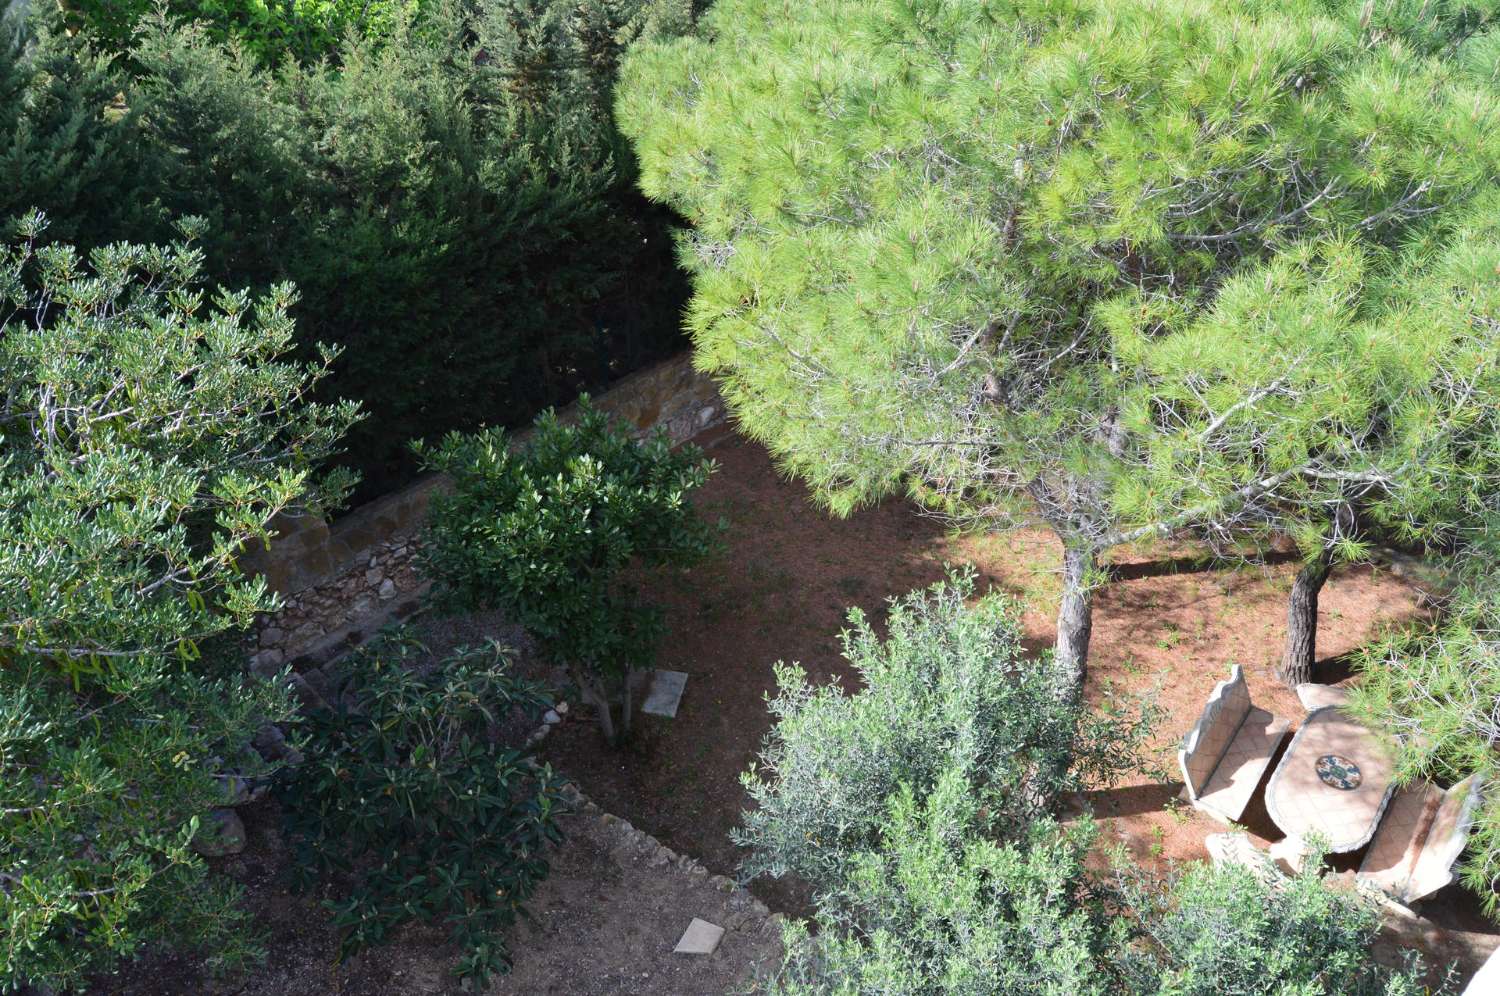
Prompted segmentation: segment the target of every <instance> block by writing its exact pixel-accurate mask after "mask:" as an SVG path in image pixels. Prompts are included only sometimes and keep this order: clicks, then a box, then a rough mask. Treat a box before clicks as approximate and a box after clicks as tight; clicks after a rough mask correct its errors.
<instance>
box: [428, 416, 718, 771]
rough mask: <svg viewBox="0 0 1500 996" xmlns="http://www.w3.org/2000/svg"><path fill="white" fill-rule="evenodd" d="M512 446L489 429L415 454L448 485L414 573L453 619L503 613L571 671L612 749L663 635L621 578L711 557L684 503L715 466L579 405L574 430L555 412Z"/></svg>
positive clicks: (706, 537)
mask: <svg viewBox="0 0 1500 996" xmlns="http://www.w3.org/2000/svg"><path fill="white" fill-rule="evenodd" d="M511 442H512V441H511V439H510V438H509V437H508V436H507V435H506V433H504V432H503V431H501V430H498V429H489V430H483V431H481V432H478V433H474V434H470V435H463V434H459V433H453V434H450V435H449V436H447V437H446V438H444V439H443V441H442V443H441V444H440V445H439V446H437V447H435V448H433V449H431V450H428V449H427V448H426V447H424V446H422V445H421V444H417V446H416V449H417V452H418V453H419V455H421V456H423V457H424V458H425V462H426V465H427V466H428V467H429V468H430V469H432V470H438V471H442V472H444V473H446V474H448V475H449V477H451V479H452V482H453V489H452V492H451V493H447V494H438V495H436V496H434V498H433V500H432V508H431V512H430V514H429V516H428V521H427V527H426V530H425V532H424V540H423V545H422V551H421V555H420V556H421V564H422V570H423V571H424V572H425V573H426V574H427V575H428V576H429V577H431V578H432V579H433V581H434V583H435V590H434V597H435V599H436V600H437V601H438V603H439V604H441V605H443V606H445V607H447V608H449V609H469V608H481V607H491V606H496V607H500V608H503V609H504V610H506V611H507V612H509V613H511V614H512V616H513V618H514V621H515V622H517V623H519V624H520V625H522V626H524V627H526V629H527V630H529V631H530V632H531V633H532V634H533V635H535V636H536V637H537V638H538V640H539V641H540V643H541V645H542V648H543V652H544V653H545V654H546V655H547V656H548V657H549V658H550V659H551V660H553V661H554V662H555V663H557V664H559V665H561V666H563V667H566V668H567V669H568V671H569V674H570V676H571V677H572V680H573V683H574V684H575V685H577V686H578V689H579V691H580V692H581V694H582V695H583V696H584V698H585V699H586V700H587V701H588V702H589V703H590V704H591V705H593V706H594V708H595V709H596V710H597V712H598V716H599V725H600V728H601V729H602V730H603V732H604V735H605V736H606V737H607V738H608V739H609V740H610V741H611V742H615V741H616V740H617V739H619V737H622V736H625V735H628V734H629V732H630V725H631V717H632V715H633V713H634V703H633V701H632V689H631V676H632V675H633V674H634V673H635V672H637V671H639V670H641V669H642V668H646V667H649V666H650V664H651V661H652V659H653V657H654V655H655V651H656V640H657V637H658V634H659V631H660V627H661V619H660V611H659V610H657V609H655V608H654V607H653V606H651V605H649V604H647V603H645V602H642V601H641V600H640V599H639V598H637V597H636V594H635V589H634V586H633V584H632V577H631V575H630V573H629V570H628V569H629V568H630V567H631V565H632V564H636V565H650V566H665V565H668V564H686V563H690V562H691V561H693V560H695V559H697V558H699V557H701V556H703V555H704V554H705V553H706V552H707V551H708V549H709V542H710V539H711V529H710V526H709V524H708V523H707V522H705V521H704V520H702V519H701V518H700V517H699V516H698V514H697V512H696V510H695V509H694V508H693V506H692V504H691V503H690V502H689V501H688V495H689V494H690V493H691V492H692V491H693V490H695V489H697V488H698V487H700V486H702V485H703V483H704V482H705V481H707V480H708V475H709V473H710V472H711V471H712V470H713V464H712V462H710V461H708V460H705V459H703V456H702V454H701V453H700V452H699V451H698V450H697V449H696V448H695V447H693V446H683V447H681V448H678V449H673V448H672V445H671V443H670V441H669V440H668V439H667V437H666V434H665V433H664V432H662V431H660V430H658V431H656V432H655V433H653V434H652V435H651V436H650V437H649V438H647V439H646V440H644V441H637V440H636V439H635V438H633V437H632V436H631V434H630V433H629V432H628V431H627V430H626V429H625V428H624V427H623V426H621V425H618V424H615V423H613V422H612V421H611V420H610V419H609V417H608V416H607V415H606V414H605V413H603V412H601V411H599V410H598V409H596V408H594V407H593V406H592V405H590V404H589V401H588V398H587V397H585V398H583V399H582V401H581V402H580V405H579V411H578V417H577V419H576V421H573V422H568V423H565V422H563V421H562V420H561V419H559V418H558V417H557V416H556V414H555V413H553V412H550V411H549V412H546V413H544V414H543V415H541V416H540V417H539V418H538V419H537V421H536V424H535V426H534V427H533V429H532V433H531V435H530V438H528V439H527V440H526V441H525V443H524V444H522V445H520V446H518V447H516V448H514V449H513V448H512V446H511ZM616 706H618V709H619V718H620V721H619V724H618V727H617V726H616V723H615V720H614V716H613V712H614V710H615V708H616Z"/></svg>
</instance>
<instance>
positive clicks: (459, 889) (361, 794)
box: [276, 636, 564, 985]
mask: <svg viewBox="0 0 1500 996" xmlns="http://www.w3.org/2000/svg"><path fill="white" fill-rule="evenodd" d="M340 667H342V668H345V669H346V671H345V681H344V685H343V686H342V687H341V689H340V690H339V694H337V695H335V696H334V698H333V702H332V704H331V705H330V706H328V707H326V708H322V707H320V708H316V709H313V710H311V711H310V712H308V713H306V714H305V715H304V716H303V717H302V718H301V719H300V720H299V721H298V722H297V723H296V724H294V726H295V729H296V731H297V734H298V737H297V738H298V739H299V740H301V739H305V751H306V757H305V759H304V760H303V762H302V763H301V764H299V765H296V766H295V767H291V768H287V769H284V771H283V773H282V775H281V777H280V778H279V779H278V781H277V784H276V794H277V797H278V798H279V799H280V801H281V805H282V809H283V812H284V813H285V814H286V827H287V832H288V837H289V840H290V842H291V845H292V849H293V855H294V858H295V860H296V871H297V876H298V882H299V884H301V885H303V886H307V885H311V884H312V883H314V882H317V881H321V880H324V879H330V878H331V879H333V880H334V881H335V882H337V883H339V884H340V885H341V886H342V888H340V890H339V891H340V892H341V893H342V894H343V898H342V899H339V900H329V901H328V902H327V905H328V906H329V907H330V908H331V909H332V910H333V912H334V923H335V924H336V925H337V926H339V927H340V928H341V929H342V930H343V931H344V933H343V935H342V937H341V939H340V951H341V953H345V954H347V953H349V952H352V951H357V950H359V949H361V948H364V947H366V946H368V945H372V944H379V943H380V942H381V941H383V940H384V939H385V938H386V937H387V936H388V935H389V933H390V932H391V931H392V930H393V929H394V928H396V927H398V926H399V925H401V924H403V923H407V922H410V921H413V920H444V921H446V922H447V923H448V924H449V925H450V931H451V935H452V937H453V940H454V941H455V942H456V943H458V944H459V945H461V946H462V947H463V949H464V956H463V958H462V960H461V961H460V962H459V964H458V965H457V967H456V969H455V971H456V972H457V973H458V974H459V975H462V976H465V977H472V978H473V979H474V981H476V982H478V983H479V984H481V985H482V984H483V983H484V981H485V980H486V979H487V978H489V976H490V975H491V974H493V973H495V972H497V971H504V970H505V969H506V968H508V966H509V963H510V962H509V955H508V954H507V952H506V948H505V945H504V943H503V938H502V934H503V931H504V930H505V928H507V927H508V926H510V924H512V923H513V922H514V921H515V919H516V918H517V917H518V916H522V915H525V913H526V910H525V908H524V907H523V906H522V903H524V902H525V901H526V900H527V899H528V898H530V897H531V895H532V893H533V892H534V891H535V889H536V886H537V884H538V883H539V882H541V880H542V879H543V878H545V877H546V875H547V859H546V850H547V846H548V844H550V843H556V842H558V841H560V840H561V839H562V836H561V833H560V832H559V830H558V828H557V816H558V815H559V814H560V813H561V812H562V810H563V806H564V804H563V801H562V795H561V793H562V788H563V782H562V780H561V779H559V778H558V777H556V776H554V775H553V773H552V770H551V768H550V767H546V766H541V767H537V766H533V764H532V763H531V761H530V760H529V758H528V757H527V753H526V751H525V750H523V749H518V748H514V747H510V746H507V745H505V744H504V743H503V742H501V741H500V739H499V736H498V727H499V726H500V724H502V723H504V722H506V721H507V720H512V721H514V720H513V717H512V711H513V710H515V711H518V712H519V714H520V715H521V716H522V717H524V719H525V720H526V721H527V722H526V725H525V728H524V730H523V731H522V735H524V734H525V733H529V732H530V730H531V728H532V727H533V726H534V725H535V724H536V722H537V720H538V719H539V717H540V716H541V714H542V712H543V710H545V709H547V708H548V707H549V706H550V705H551V704H552V702H551V699H550V698H549V696H548V695H547V694H546V693H545V692H544V691H543V690H542V688H541V687H540V686H538V685H536V684H534V683H531V682H527V681H522V680H520V679H518V678H516V677H514V676H513V675H512V674H511V673H510V665H509V661H508V660H507V659H506V656H505V654H504V652H503V651H502V650H501V648H500V647H498V646H495V645H492V646H490V647H489V648H487V649H482V650H460V651H458V652H457V653H456V654H455V655H454V656H452V657H450V658H449V659H447V660H444V661H441V662H438V663H435V664H434V663H429V662H427V661H426V654H425V651H424V649H423V648H422V647H421V646H420V645H418V644H416V643H414V642H412V641H410V640H408V639H405V638H403V637H399V636H392V637H388V638H384V639H382V640H380V641H377V643H375V644H373V645H371V646H369V647H367V648H365V649H364V650H362V651H361V652H359V653H357V654H355V655H354V656H353V657H352V658H351V659H349V660H348V661H346V662H342V663H341V664H340Z"/></svg>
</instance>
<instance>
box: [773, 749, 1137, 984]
mask: <svg viewBox="0 0 1500 996" xmlns="http://www.w3.org/2000/svg"><path fill="white" fill-rule="evenodd" d="M980 807H981V804H980V801H979V799H978V798H977V797H976V796H975V794H974V793H973V792H972V791H971V787H970V786H969V785H968V784H966V783H965V780H964V777H963V776H962V775H961V774H960V773H958V772H957V771H956V770H951V769H950V770H949V771H948V772H946V773H945V774H944V775H943V776H942V777H941V779H940V780H939V782H938V783H937V784H936V785H935V786H933V787H932V791H931V794H929V795H928V796H927V797H926V798H925V799H924V800H918V799H917V798H916V797H914V795H913V794H912V792H911V790H910V789H909V788H905V787H903V788H902V789H901V790H900V791H898V792H897V794H896V795H895V796H894V797H893V798H891V799H890V800H889V801H888V808H887V809H886V810H885V811H884V812H883V813H880V814H879V815H878V822H879V827H880V831H879V836H878V838H877V839H876V840H873V841H871V844H872V846H871V848H870V849H869V850H865V851H861V852H859V853H857V854H855V855H853V856H852V872H851V875H850V879H849V885H848V886H847V887H846V890H845V892H844V895H843V896H842V897H841V899H840V901H839V902H838V903H837V904H830V903H828V902H827V901H826V900H824V901H822V902H820V906H819V914H818V917H817V926H818V930H817V933H816V935H815V936H814V935H812V934H810V933H809V932H808V930H807V927H806V925H804V924H800V923H793V924H791V925H789V926H788V927H787V928H785V929H784V931H783V941H784V944H785V947H786V959H785V961H784V963H783V965H782V966H781V969H780V971H779V972H778V973H777V974H775V975H774V976H773V977H772V978H771V979H770V980H769V981H768V982H767V984H766V986H765V991H766V992H767V993H770V994H775V996H815V994H830V996H832V994H840V996H856V994H865V993H869V994H875V993H882V994H885V993H901V994H903V996H915V994H919V993H930V994H932V996H997V994H1005V996H1011V994H1017V996H1019V994H1032V993H1035V994H1048V996H1090V994H1102V993H1105V992H1107V991H1108V990H1107V989H1106V988H1105V981H1106V980H1107V974H1106V972H1105V970H1104V967H1103V962H1104V958H1103V955H1104V951H1103V947H1102V942H1103V940H1104V933H1103V932H1102V931H1101V930H1100V929H1099V916H1098V912H1097V910H1096V909H1094V908H1092V907H1091V905H1090V904H1089V903H1087V902H1084V901H1081V900H1080V897H1081V896H1082V895H1083V894H1084V893H1085V892H1086V891H1087V882H1086V880H1085V876H1084V858H1085V856H1086V854H1087V851H1088V847H1089V845H1090V843H1092V841H1093V840H1094V833H1093V829H1092V827H1091V826H1090V825H1088V824H1087V823H1084V824H1079V825H1075V826H1073V827H1070V828H1069V829H1067V830H1066V831H1064V830H1061V829H1060V828H1059V827H1058V825H1057V824H1055V823H1053V822H1052V821H1051V820H1049V819H1043V820H1039V821H1037V822H1036V823H1034V824H1033V825H1031V826H1030V827H1028V828H1026V829H1025V830H1024V831H1023V832H1022V833H1021V834H1020V835H1019V836H1018V838H1017V839H1016V840H1014V841H1004V842H996V841H994V840H992V839H990V838H988V837H985V836H984V835H982V834H980V833H976V832H975V828H976V827H977V826H981V825H983V823H984V817H983V815H982V814H981V812H980V811H979V810H980Z"/></svg>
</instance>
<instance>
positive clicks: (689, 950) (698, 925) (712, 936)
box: [672, 917, 724, 955]
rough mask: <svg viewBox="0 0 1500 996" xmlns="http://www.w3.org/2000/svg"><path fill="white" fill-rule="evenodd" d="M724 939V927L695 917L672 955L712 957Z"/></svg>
mask: <svg viewBox="0 0 1500 996" xmlns="http://www.w3.org/2000/svg"><path fill="white" fill-rule="evenodd" d="M723 939H724V928H723V927H720V926H718V925H717V924H712V923H709V922H708V921H707V920H700V919H698V918H697V917H693V922H692V923H690V924H688V928H687V930H684V931H683V932H682V940H680V941H678V942H677V946H676V947H675V948H673V949H672V953H673V954H697V955H710V954H713V953H714V951H715V950H717V949H718V947H719V942H720V941H721V940H723Z"/></svg>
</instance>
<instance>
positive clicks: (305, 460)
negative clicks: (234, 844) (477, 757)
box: [0, 216, 355, 990]
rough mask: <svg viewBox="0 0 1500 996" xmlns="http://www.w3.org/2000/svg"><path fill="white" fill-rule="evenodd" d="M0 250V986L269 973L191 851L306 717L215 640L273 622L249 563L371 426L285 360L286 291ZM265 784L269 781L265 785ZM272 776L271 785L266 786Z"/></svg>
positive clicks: (179, 264)
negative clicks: (230, 786)
mask: <svg viewBox="0 0 1500 996" xmlns="http://www.w3.org/2000/svg"><path fill="white" fill-rule="evenodd" d="M42 227H43V223H42V221H41V219H40V218H39V217H37V216H31V217H29V218H28V219H27V220H25V221H24V222H23V223H22V225H21V232H20V238H19V240H18V241H16V242H14V243H10V244H8V245H6V247H5V248H4V249H3V250H0V309H4V310H3V311H0V399H3V401H0V925H3V926H0V989H6V990H8V989H10V988H14V987H16V986H18V985H22V984H25V983H28V982H30V983H45V984H49V985H52V986H54V987H58V988H68V987H77V986H81V985H83V984H84V982H85V980H86V977H87V975H88V974H89V973H90V972H93V971H97V970H103V969H107V968H109V967H111V966H112V965H113V964H114V963H115V961H116V960H118V959H119V958H122V957H127V956H129V955H131V954H133V953H134V952H135V951H137V950H138V949H139V948H140V947H141V945H143V944H145V943H147V942H151V941H159V942H164V943H167V944H171V945H176V946H186V947H203V948H204V949H205V950H211V951H212V954H211V955H210V961H211V963H214V964H217V965H219V966H221V967H230V966H232V965H233V964H235V963H238V962H240V961H243V960H244V959H245V958H246V957H248V956H249V955H251V954H253V953H254V951H253V949H254V945H253V940H252V939H251V938H249V937H247V935H246V933H245V931H244V930H243V916H242V914H241V913H240V912H239V911H238V910H237V909H236V907H235V902H234V892H233V890H232V889H228V888H225V887H223V886H222V885H219V884H217V883H213V882H211V881H209V880H208V879H207V878H206V877H205V869H204V866H203V864H202V862H201V861H200V860H198V859H197V858H196V857H195V856H194V855H193V854H192V853H190V852H189V850H188V844H189V843H190V841H191V839H192V837H193V835H194V833H195V831H196V827H197V820H198V817H199V815H200V814H202V813H204V812H206V811H207V810H208V809H209V808H211V807H213V806H214V805H218V804H221V803H222V801H223V799H224V786H223V784H222V783H221V782H220V781H219V780H218V779H217V778H216V775H218V774H220V772H221V768H222V766H223V765H225V764H226V763H228V762H226V759H233V761H234V763H237V764H238V763H239V762H238V758H240V757H242V756H245V753H246V751H245V749H246V746H247V744H248V742H249V741H250V739H251V738H252V736H253V735H254V734H255V732H256V730H257V729H258V728H259V727H260V725H261V724H262V723H264V722H265V721H266V720H268V719H276V718H279V717H281V716H283V715H285V714H286V713H288V712H289V710H290V705H289V703H288V700H287V696H286V692H285V689H284V688H283V687H281V686H278V685H274V684H271V683H265V682H260V681H258V680H254V679H249V678H246V677H245V676H244V674H243V663H244V662H243V655H242V654H239V653H237V652H236V648H235V645H234V644H233V642H232V641H223V640H221V641H215V640H214V637H215V636H216V635H218V634H223V633H226V632H227V631H231V630H236V629H238V628H239V627H242V626H244V625H246V624H248V623H249V622H250V620H251V618H252V617H253V616H254V614H255V613H256V612H258V611H264V610H266V609H268V608H270V607H271V604H272V600H271V598H270V597H269V595H268V593H267V591H266V588H265V584H264V582H263V581H260V580H258V579H257V580H254V581H252V580H248V579H246V578H244V577H242V576H240V574H239V572H238V570H237V569H236V567H235V559H236V557H237V555H238V553H239V551H240V550H241V549H242V547H243V546H244V545H245V544H246V543H250V542H263V541H265V539H266V537H267V532H266V524H267V523H268V522H269V521H270V519H271V518H272V517H273V516H274V515H275V514H277V513H278V512H279V511H281V510H283V509H285V508H287V507H289V506H291V505H294V504H298V505H300V504H307V503H309V502H316V501H317V500H318V499H319V498H320V497H336V495H337V493H338V492H339V491H340V487H339V485H338V482H336V481H332V482H318V481H315V480H314V479H313V478H312V477H311V476H310V470H311V468H312V467H314V466H316V465H317V464H318V463H319V462H321V461H322V460H323V459H325V458H326V457H327V456H328V455H329V454H330V453H331V452H332V451H333V448H334V447H335V445H336V444H337V442H338V439H339V437H340V435H341V434H342V432H343V431H344V429H345V428H346V427H347V426H348V425H349V423H350V422H351V421H352V419H353V418H354V414H355V413H354V411H353V409H352V408H351V407H350V406H347V405H345V406H337V407H331V408H330V407H323V406H318V405H311V404H309V403H307V401H306V400H305V399H306V395H307V393H308V392H309V391H310V389H311V388H312V386H313V385H314V384H316V383H317V381H318V380H319V379H320V377H321V376H322V375H323V372H324V371H323V369H321V368H319V367H317V366H304V365H301V364H294V363H289V362H286V361H285V360H284V359H283V357H284V355H285V354H286V352H287V351H288V349H289V348H290V346H291V342H292V337H293V326H292V322H291V320H290V319H289V318H288V317H287V313H286V309H287V307H288V305H289V304H290V302H291V299H292V294H291V291H290V288H287V287H280V288H277V289H275V290H274V291H273V292H272V293H270V294H269V295H267V296H266V297H263V298H260V299H256V300H252V299H251V298H250V297H249V296H248V295H246V294H244V293H230V292H228V291H220V292H219V294H218V295H217V296H216V297H215V299H214V301H213V303H212V304H211V305H210V304H208V303H206V302H205V299H204V295H203V292H202V290H201V288H200V287H198V286H197V284H198V278H199V274H200V270H201V266H202V257H201V254H200V252H199V251H198V250H197V249H194V248H192V247H190V246H187V245H178V246H174V247H167V248H149V247H143V246H133V245H126V244H121V245H115V246H111V247H108V248H106V249H100V250H98V251H96V252H95V253H93V254H92V256H91V257H90V258H89V259H88V260H87V261H85V260H84V259H82V258H80V257H79V255H78V254H77V252H76V251H74V250H73V249H72V248H71V247H68V246H41V245H40V244H39V242H38V238H39V236H40V233H41V229H42ZM249 763H250V764H251V765H252V766H254V765H255V764H256V762H255V760H254V759H251V760H250V762H249ZM247 773H249V774H256V773H258V772H257V771H253V770H252V771H249V772H247Z"/></svg>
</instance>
